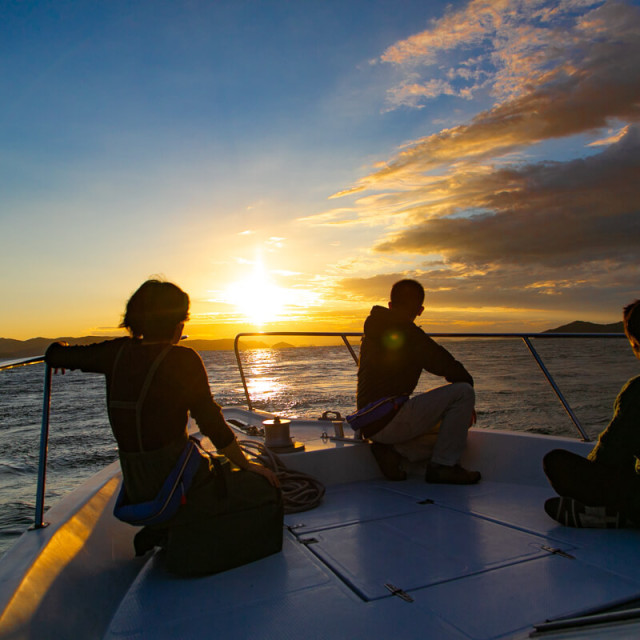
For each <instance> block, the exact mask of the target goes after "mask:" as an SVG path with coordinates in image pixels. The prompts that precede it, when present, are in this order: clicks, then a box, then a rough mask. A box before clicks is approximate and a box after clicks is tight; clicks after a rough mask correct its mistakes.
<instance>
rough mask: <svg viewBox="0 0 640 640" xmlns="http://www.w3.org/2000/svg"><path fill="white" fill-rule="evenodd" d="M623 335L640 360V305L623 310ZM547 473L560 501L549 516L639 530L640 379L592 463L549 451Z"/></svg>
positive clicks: (621, 400)
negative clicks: (632, 527)
mask: <svg viewBox="0 0 640 640" xmlns="http://www.w3.org/2000/svg"><path fill="white" fill-rule="evenodd" d="M623 322H624V332H625V334H626V335H627V338H628V339H629V343H630V344H631V349H632V350H633V353H634V354H635V355H636V357H637V358H640V300H636V301H635V302H633V303H631V304H629V305H628V306H626V307H625V309H624V311H623ZM543 465H544V472H545V473H546V474H547V478H548V479H549V482H550V483H551V486H552V487H553V488H554V489H555V491H556V493H558V495H559V496H561V497H556V498H549V500H547V501H546V503H545V505H544V509H545V511H546V512H547V514H548V515H549V516H551V517H552V518H553V519H554V520H557V521H558V522H560V523H561V524H564V525H567V526H570V527H597V528H618V527H624V526H629V525H631V526H638V525H640V376H637V377H635V378H632V379H631V380H629V381H628V382H627V383H626V384H625V385H624V387H622V390H621V391H620V393H619V394H618V397H617V398H616V401H615V404H614V413H613V418H612V419H611V422H610V423H609V426H608V427H607V428H606V429H605V430H604V431H603V432H602V433H601V434H600V436H599V438H598V443H597V444H596V446H595V447H594V449H593V451H591V453H590V454H589V456H588V458H583V457H582V456H579V455H577V454H575V453H571V452H570V451H565V450H564V449H555V450H553V451H550V452H549V453H548V454H547V455H546V456H545V457H544V461H543Z"/></svg>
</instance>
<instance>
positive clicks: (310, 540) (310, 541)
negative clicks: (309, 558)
mask: <svg viewBox="0 0 640 640" xmlns="http://www.w3.org/2000/svg"><path fill="white" fill-rule="evenodd" d="M299 541H300V542H301V543H302V544H304V545H307V546H308V545H310V544H317V542H318V538H300V540H299Z"/></svg>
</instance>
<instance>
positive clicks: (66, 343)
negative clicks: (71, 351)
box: [44, 340, 69, 375]
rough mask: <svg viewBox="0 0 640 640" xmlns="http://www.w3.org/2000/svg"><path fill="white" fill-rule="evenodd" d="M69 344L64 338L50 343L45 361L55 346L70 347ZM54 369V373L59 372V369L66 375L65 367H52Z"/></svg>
mask: <svg viewBox="0 0 640 640" xmlns="http://www.w3.org/2000/svg"><path fill="white" fill-rule="evenodd" d="M68 346H69V343H68V342H64V341H62V340H59V341H58V342H52V343H51V344H50V345H49V347H48V349H47V351H46V352H45V354H44V357H45V362H46V361H47V355H48V354H49V351H51V349H52V347H53V348H55V347H68ZM52 369H53V373H55V374H56V375H57V374H58V371H59V372H60V373H61V374H62V375H64V374H65V371H66V369H65V368H64V367H52Z"/></svg>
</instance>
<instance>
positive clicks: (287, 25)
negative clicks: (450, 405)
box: [0, 0, 640, 339]
mask: <svg viewBox="0 0 640 640" xmlns="http://www.w3.org/2000/svg"><path fill="white" fill-rule="evenodd" d="M332 6H333V10H332V11H331V12H328V11H326V10H324V9H323V8H322V3H318V4H317V5H314V4H309V3H299V4H297V3H289V2H279V1H277V0H276V1H275V2H269V3H259V2H249V3H234V2H231V1H229V2H227V1H226V0H221V1H220V2H215V3H199V2H195V3H193V4H192V5H191V4H190V5H189V6H188V7H185V6H183V5H182V4H179V3H178V4H175V5H174V4H171V3H169V4H167V5H166V6H165V5H163V6H162V10H158V7H157V5H156V3H153V2H151V0H142V1H141V2H140V3H135V6H133V5H132V6H131V8H130V9H129V10H128V11H127V12H124V13H123V12H121V11H118V10H117V9H116V8H115V6H111V5H110V4H106V5H105V7H104V11H103V12H102V13H100V15H97V12H92V11H90V9H89V8H88V5H87V6H86V7H85V6H84V5H82V3H80V4H79V5H76V6H73V7H72V6H71V5H68V6H67V5H65V6H63V7H57V8H56V9H55V10H54V8H53V7H52V5H50V3H39V2H36V3H33V4H29V7H27V6H26V5H23V3H14V4H13V5H11V7H10V8H8V9H7V11H6V12H5V13H6V15H5V16H4V21H5V24H4V26H5V32H6V34H7V37H6V39H5V41H4V42H3V44H2V45H0V46H2V47H4V52H5V54H6V56H8V59H9V63H8V64H7V67H6V72H5V73H4V74H3V75H2V77H0V89H2V92H3V95H6V96H11V99H9V100H6V101H4V102H3V103H2V104H1V105H0V116H1V118H0V122H3V123H4V124H3V125H1V127H2V128H0V134H1V135H3V151H2V154H0V163H1V165H2V172H1V173H0V187H1V188H2V193H3V206H2V208H1V210H0V232H1V236H0V237H2V239H3V251H2V252H0V271H1V273H2V280H1V282H0V299H1V300H2V305H0V337H7V338H17V339H27V338H30V337H35V336H46V337H52V338H53V337H58V336H80V335H88V334H98V335H111V334H113V333H117V332H118V329H117V325H118V323H119V322H120V319H121V314H122V311H123V309H124V304H125V301H126V300H127V298H128V297H129V295H131V293H132V292H133V291H134V290H135V289H136V288H137V287H138V286H139V285H140V284H141V283H142V282H143V281H144V280H145V279H147V278H148V277H150V276H157V275H160V276H163V277H165V278H166V279H168V280H171V281H173V282H176V284H178V285H179V286H181V287H182V288H184V289H185V290H186V291H187V292H188V293H189V294H190V297H191V300H192V308H191V317H192V321H191V322H190V324H189V326H188V329H187V331H188V333H189V334H190V335H191V336H193V337H203V338H204V337H206V338H226V337H232V336H233V335H234V334H235V333H236V332H238V331H255V330H260V329H262V330H284V329H289V330H321V329H327V330H332V331H336V330H340V329H344V330H350V331H353V330H359V329H360V328H361V326H362V321H363V319H364V317H365V315H366V314H367V312H368V310H369V309H370V307H371V306H372V305H373V304H386V301H387V297H388V292H389V288H390V286H391V285H392V284H393V282H394V281H396V280H397V279H399V278H402V277H413V278H417V279H419V280H420V281H421V282H422V283H423V284H424V286H425V289H426V292H427V299H426V307H427V311H426V312H425V314H424V316H423V319H422V324H423V326H424V327H425V328H427V329H431V330H434V331H447V330H475V329H481V330H484V331H492V330H496V331H497V330H499V331H510V330H514V331H516V330H521V329H523V330H524V329H546V328H550V327H554V326H558V325H560V324H564V323H566V322H570V321H572V320H576V319H581V320H590V321H593V322H603V323H604V322H615V321H617V320H619V318H620V312H621V308H622V306H623V305H624V304H626V303H628V302H629V301H630V300H632V299H634V298H637V297H639V296H640V288H639V286H638V282H640V277H639V276H640V250H639V248H638V247H640V226H639V224H638V220H639V219H640V217H639V216H640V211H639V210H638V207H639V204H638V203H640V181H639V180H638V179H637V177H638V175H639V172H640V108H639V107H638V105H639V104H640V37H639V35H638V34H640V0H621V1H615V2H614V1H605V0H579V1H577V0H527V2H522V1H521V0H470V1H455V2H444V1H442V2H441V1H440V0H434V2H424V3H407V5H406V6H405V10H403V11H398V10H397V3H396V2H395V0H383V1H382V2H380V3H377V4H376V6H377V9H376V11H375V12H371V11H370V10H369V7H368V4H367V3H366V2H358V1H356V2H348V3H337V4H335V5H332ZM247 21H249V22H250V24H252V25H254V26H253V27H252V28H251V29H248V28H247V24H248V22H247ZM88 70H90V72H89V71H88ZM44 105H46V109H45V108H44Z"/></svg>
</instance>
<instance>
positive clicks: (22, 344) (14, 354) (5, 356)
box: [0, 336, 105, 360]
mask: <svg viewBox="0 0 640 640" xmlns="http://www.w3.org/2000/svg"><path fill="white" fill-rule="evenodd" d="M104 339H105V338H104V336H84V337H83V338H69V337H61V338H30V339H29V340H13V339H11V338H0V360H12V359H17V358H32V357H34V356H41V355H42V354H43V353H44V352H45V351H46V350H47V347H48V346H49V345H50V344H51V343H52V342H57V341H62V342H68V343H69V344H91V343H92V342H100V340H104Z"/></svg>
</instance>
